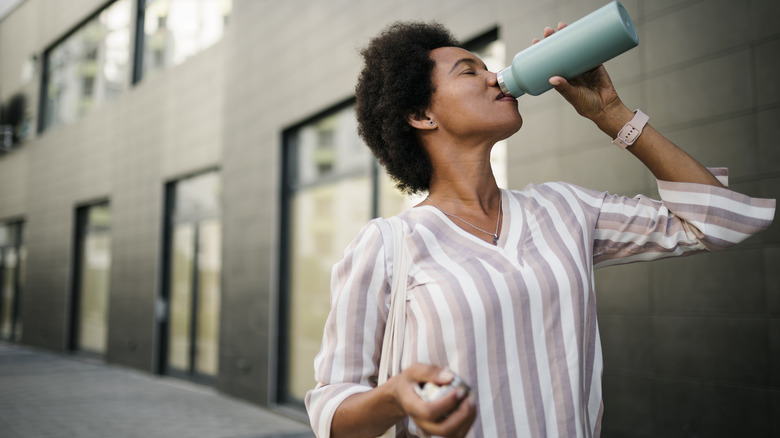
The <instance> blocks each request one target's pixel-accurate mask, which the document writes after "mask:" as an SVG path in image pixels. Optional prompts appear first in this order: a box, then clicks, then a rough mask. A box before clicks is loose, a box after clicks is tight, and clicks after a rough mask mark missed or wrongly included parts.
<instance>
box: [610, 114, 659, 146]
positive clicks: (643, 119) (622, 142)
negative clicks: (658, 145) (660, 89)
mask: <svg viewBox="0 0 780 438" xmlns="http://www.w3.org/2000/svg"><path fill="white" fill-rule="evenodd" d="M649 119H650V117H648V116H647V114H645V113H643V112H642V111H641V110H636V111H634V118H633V119H631V121H630V122H628V123H626V124H625V125H624V126H623V128H622V129H621V130H620V132H618V135H617V138H616V139H614V140H612V144H614V145H616V146H618V147H620V148H621V149H625V148H627V147H629V146H631V145H632V144H634V142H635V141H636V139H637V138H639V135H640V134H642V129H644V127H645V125H646V124H647V121H648V120H649Z"/></svg>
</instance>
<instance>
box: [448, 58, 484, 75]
mask: <svg viewBox="0 0 780 438" xmlns="http://www.w3.org/2000/svg"><path fill="white" fill-rule="evenodd" d="M464 63H465V64H471V65H472V66H476V65H477V61H475V60H474V59H471V58H461V59H459V60H457V61H455V65H453V66H452V69H451V70H450V73H452V72H453V71H455V69H456V68H458V66H459V65H461V64H464ZM482 66H483V68H484V69H485V70H487V66H486V65H484V64H482Z"/></svg>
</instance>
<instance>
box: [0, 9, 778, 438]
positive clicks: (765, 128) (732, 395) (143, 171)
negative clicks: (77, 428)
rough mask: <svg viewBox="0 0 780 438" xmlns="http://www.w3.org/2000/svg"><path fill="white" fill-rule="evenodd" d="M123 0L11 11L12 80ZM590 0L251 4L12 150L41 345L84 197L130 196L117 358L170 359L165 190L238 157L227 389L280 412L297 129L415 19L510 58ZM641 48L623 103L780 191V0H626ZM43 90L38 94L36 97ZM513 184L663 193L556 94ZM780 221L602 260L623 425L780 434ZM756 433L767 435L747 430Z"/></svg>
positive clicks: (13, 213)
mask: <svg viewBox="0 0 780 438" xmlns="http://www.w3.org/2000/svg"><path fill="white" fill-rule="evenodd" d="M103 3H104V2H103V1H102V0H81V1H78V2H52V1H45V0H28V1H26V2H24V3H22V4H21V5H20V6H19V7H18V8H17V9H16V10H15V11H13V12H12V13H11V14H10V15H9V16H7V17H5V18H4V19H3V20H2V21H0V60H2V62H0V92H2V93H3V96H0V98H3V99H5V98H6V96H7V95H8V94H7V93H12V92H14V91H16V90H27V91H28V92H29V93H31V94H34V96H35V98H36V99H37V93H38V88H37V87H38V86H39V85H38V81H33V83H26V84H24V83H22V82H21V81H20V80H19V79H18V76H19V74H18V69H19V68H20V64H21V63H22V62H24V59H26V57H28V56H29V55H30V54H31V53H37V54H38V55H39V56H40V55H41V54H42V52H43V50H44V49H46V48H47V47H48V46H49V45H50V44H51V43H53V42H54V41H56V40H57V39H58V38H60V37H61V36H62V35H64V33H65V32H67V31H69V30H70V29H71V28H72V27H73V26H75V25H76V24H77V23H79V22H81V21H82V20H83V19H84V18H86V16H88V15H89V14H90V13H91V12H92V11H94V10H95V9H96V8H98V7H100V6H101V5H102V4H103ZM603 3H605V2H604V1H598V0H587V1H576V2H575V1H573V0H558V1H555V0H550V1H544V2H542V1H531V0H511V1H510V0H506V1H504V0H493V1H475V0H470V1H466V0H457V1H452V0H450V1H444V0H435V1H434V0H431V1H419V0H399V1H393V2H368V1H360V0H339V1H337V0H333V1H314V0H311V1H308V0H291V1H270V0H269V1H254V0H235V4H234V7H233V15H232V17H231V20H230V25H229V27H228V29H227V32H226V34H225V35H224V36H223V38H222V40H221V41H220V42H219V43H217V45H215V46H213V47H211V48H210V49H208V50H206V51H204V52H202V53H200V54H198V55H197V56H195V57H193V58H191V59H190V60H188V61H187V62H185V63H184V64H182V65H180V66H178V67H175V68H173V69H170V70H168V71H165V72H163V73H161V74H158V75H155V76H154V77H151V78H148V80H144V81H142V82H141V83H140V84H138V85H136V86H134V87H132V88H131V89H129V90H128V91H127V92H126V93H124V94H123V95H122V96H121V97H119V98H118V99H115V100H114V101H112V102H110V103H109V104H108V105H106V106H105V107H103V109H101V110H100V111H99V112H96V113H92V114H90V115H88V116H87V117H84V118H83V119H81V120H80V121H79V122H77V123H75V124H72V125H67V126H61V127H58V128H56V129H53V130H51V131H50V132H45V133H43V134H42V135H38V136H36V137H35V138H33V139H31V140H30V141H28V142H27V143H26V144H25V145H24V146H23V147H22V148H20V149H18V150H16V151H14V152H13V153H11V154H6V155H4V156H2V157H0V187H3V189H2V190H0V220H4V219H6V218H11V217H23V218H25V219H26V220H27V225H28V228H27V236H28V237H27V239H28V241H27V245H28V253H29V256H28V263H29V268H28V278H27V287H26V290H25V292H24V293H25V296H24V308H23V320H24V325H25V332H24V338H23V342H24V343H26V344H30V345H35V346H40V347H45V348H48V349H53V350H60V351H62V350H64V349H65V348H66V337H67V327H68V320H67V319H68V314H67V308H68V304H69V296H70V289H69V285H70V280H71V279H70V276H71V269H72V267H71V266H72V260H71V253H72V240H73V236H72V234H73V214H74V213H73V210H74V208H75V207H76V206H77V205H80V204H82V203H85V202H89V201H91V200H95V199H110V200H111V208H112V214H113V218H114V219H113V224H112V233H113V247H112V251H113V260H112V271H111V302H110V315H109V317H110V331H109V351H108V354H107V357H106V360H107V361H109V362H112V363H118V364H122V365H127V366H131V367H134V368H138V369H142V370H146V371H150V372H151V371H154V369H155V365H154V364H155V363H156V354H157V353H156V338H157V336H158V334H157V333H156V330H157V328H156V325H155V317H154V307H155V299H156V297H157V296H158V295H159V293H160V291H159V289H160V270H161V260H160V250H161V237H162V229H161V226H162V207H163V205H162V204H163V187H164V184H165V183H166V182H167V181H171V180H173V179H176V178H178V177H181V176H183V175H186V174H188V173H191V172H196V171H199V170H202V169H205V168H209V167H219V168H220V169H221V175H222V178H223V196H224V198H223V233H224V235H223V269H224V270H223V291H222V293H223V297H222V326H221V345H220V353H221V358H220V359H221V362H220V375H219V378H218V381H217V387H218V388H219V389H220V390H222V391H224V392H227V393H229V394H232V395H236V396H239V397H242V398H246V399H249V400H252V401H254V402H256V403H258V404H261V405H269V404H272V403H273V400H274V391H275V385H276V380H275V366H276V353H275V352H276V348H277V345H276V337H277V335H278V330H277V302H278V300H277V294H278V270H279V262H278V254H279V242H280V236H279V234H280V229H281V225H280V223H279V207H278V206H279V205H280V176H281V175H280V163H281V134H282V132H283V130H284V129H285V128H287V127H289V126H292V125H294V124H296V123H298V122H301V121H303V120H305V119H306V118H308V117H310V116H312V115H315V114H317V113H319V112H321V111H323V110H326V109H328V108H330V107H331V106H333V105H335V104H337V103H339V102H342V101H344V100H345V99H347V98H349V97H350V96H352V94H353V88H354V83H355V79H356V77H357V74H358V71H359V69H360V60H359V56H358V50H359V48H360V47H362V46H363V45H364V44H365V42H366V41H367V39H368V38H369V37H370V36H372V35H374V34H376V33H377V32H378V31H379V30H380V29H381V28H382V27H384V26H385V25H387V24H389V23H390V22H392V21H395V20H399V19H423V20H429V19H435V20H438V21H440V22H442V23H443V24H445V25H447V26H448V27H450V28H451V29H452V30H453V31H454V32H455V33H456V35H457V36H458V37H460V38H462V39H468V38H470V37H473V36H476V35H479V34H481V33H482V32H484V31H486V30H489V29H491V28H494V27H496V26H498V28H499V29H500V37H501V38H502V39H503V40H504V41H505V42H506V45H507V56H508V57H510V56H511V54H513V53H515V52H516V51H518V50H520V49H522V48H524V47H526V46H527V45H528V44H529V43H530V40H531V38H533V37H535V36H538V35H539V34H541V31H542V29H543V27H544V26H546V25H554V24H555V23H556V22H557V21H559V20H564V21H569V22H571V21H573V20H575V19H577V18H579V17H581V16H583V15H585V14H586V13H588V12H589V11H591V10H594V9H596V8H597V7H598V6H601V5H602V4H603ZM623 4H624V5H625V6H626V8H627V9H628V11H629V12H630V14H631V15H632V17H633V18H634V21H635V24H636V25H637V27H638V31H639V36H640V46H639V47H638V48H637V49H634V50H632V51H631V52H629V53H627V54H626V55H623V56H622V57H620V58H618V59H616V60H614V61H611V62H610V63H608V64H607V68H608V70H609V71H610V73H611V74H612V76H613V79H614V81H615V83H616V86H617V88H618V91H619V92H620V94H621V96H622V98H623V100H624V101H625V102H626V103H627V104H628V105H629V106H630V107H634V108H642V110H643V111H645V112H646V113H647V114H649V115H650V123H651V124H652V125H653V126H655V127H656V128H658V129H659V130H661V131H662V132H663V133H665V134H667V135H668V136H669V137H670V138H671V139H672V140H674V141H676V142H678V143H679V144H680V145H681V146H682V147H683V148H684V149H686V150H687V151H689V152H690V153H692V154H693V155H694V156H696V157H697V158H699V159H700V160H701V161H702V162H703V163H704V164H705V165H708V166H729V167H730V168H731V180H732V186H733V187H734V188H736V189H737V190H740V191H743V192H744V193H747V194H749V195H753V196H763V197H775V198H777V197H779V195H780V152H778V150H780V148H778V147H777V145H778V141H777V138H778V137H779V135H778V134H780V132H778V129H780V128H778V126H780V124H779V123H778V121H780V89H779V87H778V85H777V81H776V79H775V78H774V76H775V75H774V72H775V71H776V70H777V69H778V68H780V28H778V27H777V25H776V23H777V22H778V21H780V6H778V3H777V2H775V1H773V0H750V1H746V2H733V1H727V0H691V1H682V0H681V1H658V0H655V1H649V0H648V1H641V0H625V1H623ZM35 101H36V100H33V102H35ZM520 108H521V112H522V114H523V116H524V120H525V123H524V127H523V129H522V130H521V131H520V133H518V134H517V135H515V136H514V137H513V138H511V139H510V140H509V144H508V157H509V186H510V188H518V189H519V188H522V187H523V186H524V185H525V184H527V183H529V182H543V181H549V180H566V181H570V182H573V183H577V184H582V185H585V186H588V187H591V188H595V189H601V190H609V191H611V192H616V193H621V194H626V195H633V194H636V193H639V192H642V193H647V194H651V195H652V194H654V193H655V191H656V188H655V183H654V181H653V179H652V177H651V175H650V174H649V173H648V172H647V171H646V170H644V168H643V167H642V165H641V164H640V163H639V162H638V161H636V160H635V159H633V157H632V156H631V155H630V154H628V153H624V152H621V151H620V150H618V149H617V148H616V147H615V146H613V145H611V144H610V143H609V140H610V139H608V138H606V137H605V136H604V135H603V134H601V133H600V132H598V131H597V130H596V129H595V128H594V127H592V126H590V124H589V122H587V121H586V120H584V119H582V118H581V117H579V116H578V115H577V114H576V113H574V111H572V110H571V109H570V108H569V107H568V106H567V105H566V104H564V103H563V102H562V100H561V99H560V98H559V97H558V96H557V95H556V94H555V93H554V92H552V93H547V94H545V95H543V96H540V97H524V98H522V99H521V103H520ZM778 262H780V226H778V225H774V226H773V227H772V229H770V230H769V231H768V232H766V233H764V234H762V235H760V236H756V237H753V238H751V239H750V240H748V241H747V242H745V243H744V244H742V245H741V246H739V247H736V248H734V249H731V250H728V251H726V252H723V253H717V254H708V255H702V256H696V257H692V258H686V259H678V260H669V261H662V262H655V263H649V264H635V265H629V266H624V267H612V268H607V269H604V270H601V271H599V272H598V274H597V290H598V300H599V309H600V310H599V313H600V314H599V317H600V322H601V333H602V342H603V348H604V355H605V375H604V382H605V388H604V391H605V416H604V427H605V435H608V436H689V435H694V434H698V435H703V436H768V435H770V434H771V433H772V432H774V433H775V434H777V433H780V425H779V424H778V420H777V418H780V416H778V415H777V412H780V375H779V374H778V370H780V335H778V333H780V279H779V278H778V274H777V272H778V270H777V266H780V265H779V264H778ZM745 430H747V432H745Z"/></svg>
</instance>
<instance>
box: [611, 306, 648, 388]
mask: <svg viewBox="0 0 780 438" xmlns="http://www.w3.org/2000/svg"><path fill="white" fill-rule="evenodd" d="M599 334H600V335H601V348H602V351H603V353H604V369H605V370H609V373H610V374H613V375H633V376H637V375H638V376H649V375H652V373H653V356H654V353H655V349H654V346H653V331H652V320H651V318H650V317H648V316H636V315H625V314H623V315H621V314H604V313H603V312H601V311H599Z"/></svg>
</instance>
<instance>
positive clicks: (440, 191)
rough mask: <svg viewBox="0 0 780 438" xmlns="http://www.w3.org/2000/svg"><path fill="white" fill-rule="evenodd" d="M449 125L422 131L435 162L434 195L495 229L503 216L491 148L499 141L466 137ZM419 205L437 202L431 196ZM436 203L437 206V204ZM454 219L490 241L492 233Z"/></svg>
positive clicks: (482, 225) (443, 206)
mask: <svg viewBox="0 0 780 438" xmlns="http://www.w3.org/2000/svg"><path fill="white" fill-rule="evenodd" d="M459 137H460V136H459V135H450V134H449V133H448V132H447V131H446V130H445V129H443V128H442V127H439V129H437V130H432V131H426V132H422V133H420V134H419V138H420V142H421V144H422V145H423V147H424V148H425V149H426V151H427V152H428V156H429V157H430V159H431V164H432V165H433V175H432V177H431V183H430V191H429V193H430V195H429V196H430V197H431V198H432V199H433V200H434V201H436V203H437V204H439V206H440V207H441V209H442V210H444V211H446V212H447V213H449V214H453V215H456V216H459V217H461V218H463V219H465V220H467V221H469V222H471V223H472V224H474V225H476V226H478V227H480V228H483V229H485V230H489V231H490V232H493V231H494V230H495V229H496V224H497V223H498V221H499V220H500V219H499V217H498V204H499V202H500V199H501V192H500V190H499V187H498V184H497V183H496V178H495V176H494V175H493V169H492V167H491V166H490V151H491V149H492V147H493V144H494V143H495V141H494V140H493V139H490V140H482V141H478V140H475V139H463V138H462V137H460V138H459ZM419 205H431V206H434V205H433V204H432V203H431V202H430V201H428V200H427V199H426V200H425V201H423V202H421V203H420V204H419ZM434 207H435V206H434ZM453 223H455V224H456V225H458V226H459V227H460V228H462V229H463V230H465V231H466V232H468V233H471V234H473V235H475V236H477V237H479V238H480V239H483V240H485V241H486V242H488V243H493V242H492V238H491V237H490V236H487V235H485V234H484V233H480V232H479V231H476V230H474V229H473V228H472V227H470V226H468V225H466V224H464V223H461V222H460V221H458V220H454V221H453Z"/></svg>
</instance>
